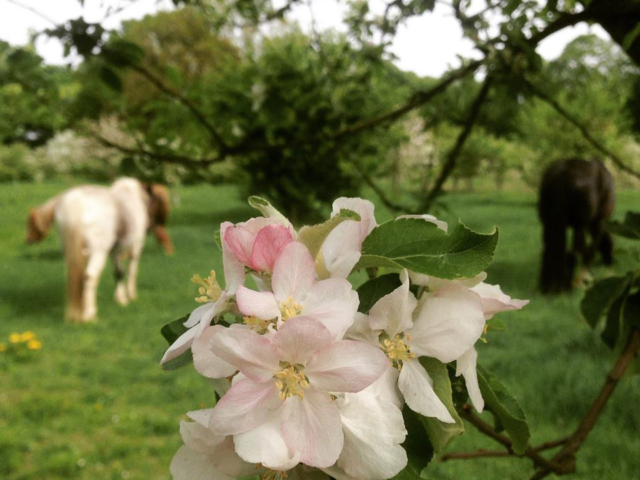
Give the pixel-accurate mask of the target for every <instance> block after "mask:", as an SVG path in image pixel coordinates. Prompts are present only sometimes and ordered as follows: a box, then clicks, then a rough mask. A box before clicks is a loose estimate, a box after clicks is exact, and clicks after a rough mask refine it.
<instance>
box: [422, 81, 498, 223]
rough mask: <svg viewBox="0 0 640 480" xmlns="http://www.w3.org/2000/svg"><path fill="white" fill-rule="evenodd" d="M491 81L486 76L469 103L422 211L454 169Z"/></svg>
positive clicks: (436, 195)
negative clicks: (471, 102)
mask: <svg viewBox="0 0 640 480" xmlns="http://www.w3.org/2000/svg"><path fill="white" fill-rule="evenodd" d="M492 81H493V80H492V78H491V76H487V78H486V79H485V80H484V83H483V84H482V88H481V89H480V92H479V93H478V96H477V97H476V99H475V100H474V101H473V104H472V105H471V110H470V112H469V116H468V117H467V119H466V121H465V124H464V127H463V128H462V131H461V132H460V134H459V135H458V138H457V139H456V143H455V145H454V146H453V148H452V149H451V150H450V151H449V153H448V154H447V159H446V160H445V163H444V166H443V167H442V170H441V171H440V174H439V175H438V178H437V179H436V181H435V183H434V184H433V187H431V190H430V191H429V192H428V193H427V194H426V195H425V198H424V201H423V202H422V208H421V209H420V210H421V211H423V212H428V211H429V209H430V208H431V206H432V205H433V202H434V201H435V199H436V198H437V197H438V195H440V192H441V191H442V187H443V186H444V183H445V182H446V181H447V179H448V178H449V175H451V173H452V172H453V170H454V169H455V167H456V163H457V162H458V158H459V157H460V154H461V153H462V148H463V147H464V144H465V142H466V141H467V139H468V138H469V135H471V131H472V130H473V127H474V125H475V124H476V121H477V120H478V115H479V113H480V109H481V108H482V105H483V104H484V102H485V100H486V99H487V95H488V93H489V88H490V87H491V83H492Z"/></svg>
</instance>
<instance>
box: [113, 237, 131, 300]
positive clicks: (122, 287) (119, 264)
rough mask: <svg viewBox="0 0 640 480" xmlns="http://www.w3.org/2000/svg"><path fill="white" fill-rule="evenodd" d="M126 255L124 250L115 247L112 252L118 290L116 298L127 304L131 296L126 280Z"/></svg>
mask: <svg viewBox="0 0 640 480" xmlns="http://www.w3.org/2000/svg"><path fill="white" fill-rule="evenodd" d="M124 257H125V255H124V253H123V252H122V250H121V249H120V248H118V247H115V248H114V249H113V252H112V258H113V265H114V274H115V278H116V291H115V294H114V298H115V300H116V302H117V303H119V304H120V305H127V304H128V303H129V297H128V296H127V287H126V284H125V282H124V261H125V258H124Z"/></svg>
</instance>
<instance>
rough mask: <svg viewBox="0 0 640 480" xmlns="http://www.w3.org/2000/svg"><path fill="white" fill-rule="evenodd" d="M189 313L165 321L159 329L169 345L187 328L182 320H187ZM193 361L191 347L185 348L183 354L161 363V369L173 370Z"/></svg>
mask: <svg viewBox="0 0 640 480" xmlns="http://www.w3.org/2000/svg"><path fill="white" fill-rule="evenodd" d="M188 318H189V315H185V316H184V317H182V318H178V319H177V320H174V321H173V322H169V323H167V324H166V325H165V326H163V327H162V328H161V329H160V333H161V334H162V336H163V337H164V338H165V340H166V341H167V342H168V343H169V345H173V343H174V342H175V341H176V340H177V339H178V338H179V337H180V336H181V335H182V334H183V333H184V332H186V331H187V330H189V329H188V328H187V327H185V326H184V322H186V321H187V319H188ZM192 362H193V355H192V354H191V349H189V350H187V351H186V352H184V353H183V354H181V355H179V356H178V357H176V358H174V359H173V360H169V361H168V362H166V363H163V364H162V369H163V370H166V371H169V370H175V369H177V368H180V367H184V366H185V365H189V364H190V363H192Z"/></svg>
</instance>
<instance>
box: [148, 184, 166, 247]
mask: <svg viewBox="0 0 640 480" xmlns="http://www.w3.org/2000/svg"><path fill="white" fill-rule="evenodd" d="M142 186H143V188H144V190H145V192H146V193H147V194H148V195H149V201H148V202H147V212H148V214H149V228H150V229H151V230H153V234H154V235H155V237H156V240H157V241H158V243H159V244H160V245H162V248H163V249H164V251H165V252H166V253H168V254H172V253H173V244H172V243H171V238H170V237H169V233H168V232H167V229H166V228H165V227H166V225H167V220H168V219H169V212H170V210H171V200H170V198H169V190H168V189H167V187H165V186H164V185H161V184H159V183H152V184H145V183H143V184H142Z"/></svg>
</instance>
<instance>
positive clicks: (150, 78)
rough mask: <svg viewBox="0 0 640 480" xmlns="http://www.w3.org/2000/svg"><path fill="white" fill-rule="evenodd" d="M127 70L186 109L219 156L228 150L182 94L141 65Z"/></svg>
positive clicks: (202, 116)
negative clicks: (200, 126) (219, 152)
mask: <svg viewBox="0 0 640 480" xmlns="http://www.w3.org/2000/svg"><path fill="white" fill-rule="evenodd" d="M129 68H131V69H132V70H133V71H135V72H137V73H138V74H140V75H142V76H143V77H144V78H145V79H147V80H148V81H149V82H151V83H152V84H153V85H155V87H156V88H157V89H158V90H160V91H161V92H162V93H164V94H165V95H168V96H170V97H173V98H175V99H176V100H178V101H179V102H180V103H181V104H182V105H184V106H185V107H187V109H188V110H189V111H190V112H191V114H192V115H193V117H194V118H195V119H196V120H197V121H198V122H199V123H200V124H201V125H202V126H203V127H204V128H205V129H206V130H207V132H209V135H210V136H211V139H212V140H213V142H214V146H216V147H217V148H219V149H220V151H221V155H224V154H225V153H226V152H227V151H228V150H229V147H228V145H227V144H226V143H225V141H224V140H223V139H222V137H221V136H220V134H218V132H217V131H216V129H215V128H214V127H213V125H212V124H211V123H209V120H208V119H207V118H206V117H205V116H204V114H203V113H202V112H201V111H200V109H199V108H198V107H196V106H195V104H194V103H193V102H192V101H191V100H189V99H188V98H187V97H185V96H184V95H183V94H182V93H180V92H177V91H175V90H173V89H172V88H171V87H169V86H167V85H166V84H165V83H164V82H163V81H162V80H160V79H159V78H158V77H156V76H155V75H154V74H153V73H151V72H150V71H149V70H147V69H146V68H145V67H143V66H142V65H137V64H131V65H129Z"/></svg>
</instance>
